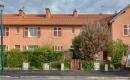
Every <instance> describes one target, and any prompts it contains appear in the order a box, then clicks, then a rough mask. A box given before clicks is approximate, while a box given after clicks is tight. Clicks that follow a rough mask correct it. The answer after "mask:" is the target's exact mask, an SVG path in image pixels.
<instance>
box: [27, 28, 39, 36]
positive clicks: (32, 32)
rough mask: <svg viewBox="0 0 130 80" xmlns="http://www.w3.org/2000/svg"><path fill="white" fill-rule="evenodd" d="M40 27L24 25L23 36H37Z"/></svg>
mask: <svg viewBox="0 0 130 80" xmlns="http://www.w3.org/2000/svg"><path fill="white" fill-rule="evenodd" d="M39 36H40V27H25V29H24V37H39Z"/></svg>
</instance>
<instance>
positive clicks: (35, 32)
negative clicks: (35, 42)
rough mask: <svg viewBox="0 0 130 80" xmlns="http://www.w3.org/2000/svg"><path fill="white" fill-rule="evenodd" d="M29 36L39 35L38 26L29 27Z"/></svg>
mask: <svg viewBox="0 0 130 80" xmlns="http://www.w3.org/2000/svg"><path fill="white" fill-rule="evenodd" d="M29 36H31V37H32V36H38V28H29Z"/></svg>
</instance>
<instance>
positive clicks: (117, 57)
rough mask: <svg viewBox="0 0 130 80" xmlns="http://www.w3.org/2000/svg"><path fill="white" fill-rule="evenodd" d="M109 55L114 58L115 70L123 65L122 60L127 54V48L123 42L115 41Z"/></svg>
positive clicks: (110, 47) (110, 46)
mask: <svg viewBox="0 0 130 80" xmlns="http://www.w3.org/2000/svg"><path fill="white" fill-rule="evenodd" d="M108 51H109V53H110V54H109V55H110V56H112V63H113V65H114V67H115V68H119V67H120V65H121V63H120V62H121V58H122V57H123V56H125V55H126V53H127V46H126V45H125V44H124V43H123V42H122V41H121V40H117V41H113V42H112V43H111V44H110V45H109V47H108Z"/></svg>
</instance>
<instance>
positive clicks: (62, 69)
mask: <svg viewBox="0 0 130 80" xmlns="http://www.w3.org/2000/svg"><path fill="white" fill-rule="evenodd" d="M61 71H64V63H61Z"/></svg>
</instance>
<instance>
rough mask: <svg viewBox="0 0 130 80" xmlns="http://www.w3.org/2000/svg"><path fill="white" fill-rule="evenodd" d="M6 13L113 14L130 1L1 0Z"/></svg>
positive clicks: (0, 2)
mask: <svg viewBox="0 0 130 80" xmlns="http://www.w3.org/2000/svg"><path fill="white" fill-rule="evenodd" d="M0 4H3V5H4V6H5V9H4V13H9V14H16V13H18V10H19V9H21V8H22V9H24V11H25V13H27V14H37V13H38V14H43V13H45V8H50V10H51V13H53V14H71V13H72V12H73V10H75V9H77V11H78V13H81V14H98V13H104V14H111V13H115V12H116V11H117V12H119V11H120V10H121V9H123V8H125V7H126V6H127V5H128V4H130V0H0Z"/></svg>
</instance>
